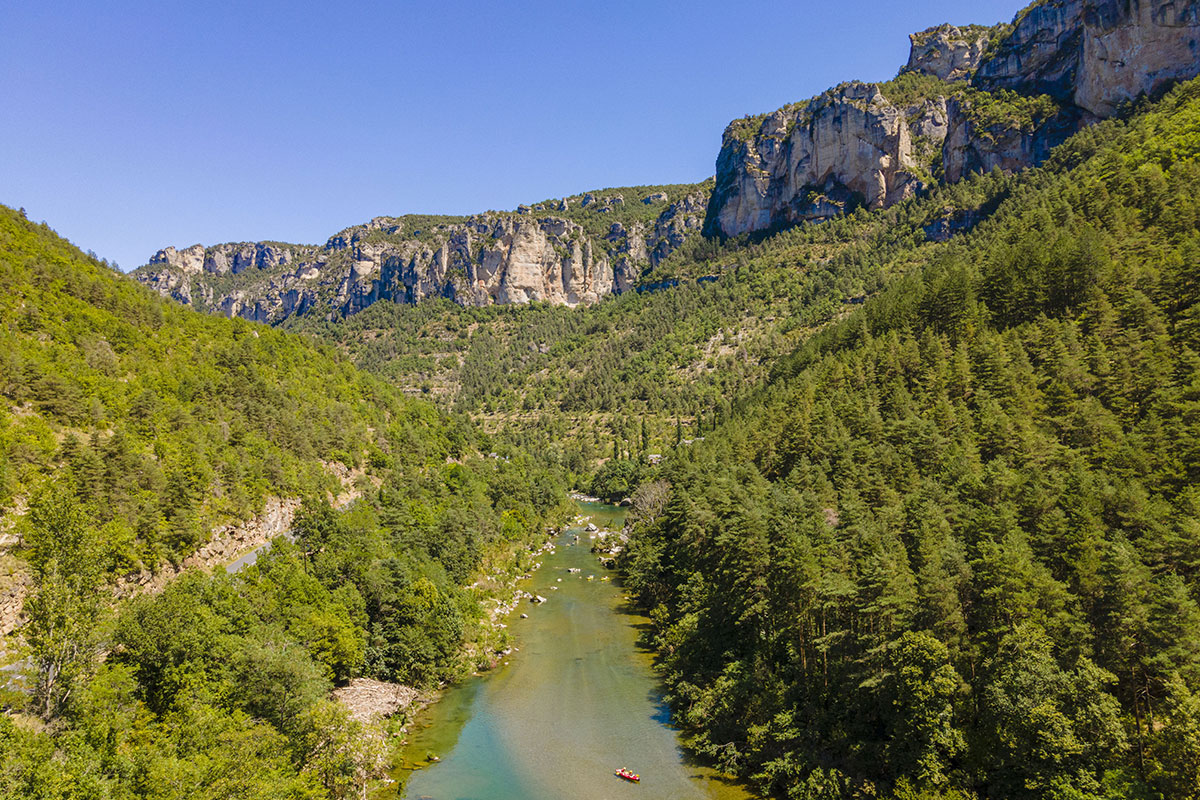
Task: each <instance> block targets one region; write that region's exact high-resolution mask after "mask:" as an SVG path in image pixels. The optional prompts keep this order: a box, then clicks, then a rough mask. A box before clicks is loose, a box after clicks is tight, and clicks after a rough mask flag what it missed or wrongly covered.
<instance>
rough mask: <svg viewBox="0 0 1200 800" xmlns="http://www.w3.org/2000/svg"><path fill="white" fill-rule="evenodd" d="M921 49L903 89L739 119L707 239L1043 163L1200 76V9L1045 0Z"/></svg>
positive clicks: (877, 87)
mask: <svg viewBox="0 0 1200 800" xmlns="http://www.w3.org/2000/svg"><path fill="white" fill-rule="evenodd" d="M910 41H911V49H910V55H909V60H908V64H907V65H906V67H905V68H904V69H903V70H901V74H900V76H899V77H898V78H897V79H896V80H894V81H889V82H887V83H884V84H862V83H848V84H843V85H842V86H840V87H838V88H836V89H832V90H830V91H829V92H826V93H825V94H823V95H821V96H820V97H818V98H816V99H814V100H811V101H808V102H807V103H799V104H794V105H790V106H786V107H784V108H782V109H780V110H778V111H775V112H774V113H771V114H766V115H763V116H760V117H754V118H750V117H747V118H745V119H741V120H735V121H734V122H732V123H731V124H730V125H729V127H728V128H726V130H725V135H724V137H723V139H722V145H721V152H720V154H719V156H718V157H717V177H716V188H715V189H714V191H713V195H712V200H711V201H710V204H709V210H708V217H707V219H706V222H705V233H706V235H710V236H736V235H740V234H744V233H750V232H755V231H763V230H768V229H771V228H774V227H779V226H783V225H790V224H793V223H796V222H800V221H803V220H820V219H825V218H828V217H831V216H834V215H836V214H839V213H843V212H845V211H847V210H850V209H852V208H854V207H859V206H863V207H866V208H881V207H885V206H889V205H892V204H893V203H896V202H899V201H900V200H903V199H905V198H907V197H910V196H912V195H913V194H914V193H916V192H918V191H920V190H921V189H922V188H923V187H924V186H925V185H927V183H928V182H929V181H930V180H931V179H933V178H941V179H944V180H947V181H958V180H961V179H962V178H964V177H966V176H967V175H969V174H971V173H972V172H980V171H989V170H991V169H994V168H999V169H1002V170H1005V171H1016V170H1020V169H1024V168H1026V167H1029V166H1032V165H1036V164H1038V163H1040V162H1041V161H1042V160H1044V159H1045V158H1046V156H1047V155H1048V154H1049V152H1050V151H1051V150H1052V149H1053V148H1054V147H1055V146H1057V145H1058V144H1061V143H1062V142H1063V141H1065V140H1066V138H1067V137H1069V136H1070V135H1071V134H1072V133H1074V132H1075V131H1077V130H1078V129H1079V128H1080V127H1081V126H1083V125H1086V124H1089V123H1090V122H1094V121H1096V120H1097V119H1100V118H1103V117H1107V116H1111V115H1112V114H1113V113H1115V111H1116V110H1117V109H1118V108H1119V107H1120V106H1121V105H1122V104H1123V103H1125V102H1127V101H1129V100H1132V99H1134V98H1136V97H1138V96H1140V95H1142V94H1154V93H1156V92H1158V91H1160V90H1162V89H1163V88H1165V87H1166V86H1167V85H1169V84H1170V83H1171V82H1173V81H1175V80H1178V79H1184V78H1191V77H1195V76H1196V75H1197V74H1200V0H1157V2H1146V1H1145V0H1039V2H1036V3H1034V4H1033V5H1031V6H1029V7H1028V8H1026V9H1025V10H1023V11H1022V12H1020V13H1019V14H1018V15H1017V16H1016V18H1015V19H1014V21H1013V23H1012V24H1009V25H998V26H994V27H991V28H984V27H979V26H971V27H967V28H956V27H954V26H950V25H942V26H939V27H936V28H930V29H929V30H926V31H923V32H921V33H918V34H914V35H913V36H912V37H910ZM931 154H932V158H931V157H930V155H931Z"/></svg>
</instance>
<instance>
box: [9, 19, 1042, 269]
mask: <svg viewBox="0 0 1200 800" xmlns="http://www.w3.org/2000/svg"><path fill="white" fill-rule="evenodd" d="M1021 4H1022V0H972V2H969V3H964V2H961V0H958V1H955V0H927V1H925V2H921V1H918V2H896V1H895V0H876V1H875V2H865V0H841V2H829V1H828V0H822V1H821V2H810V1H809V0H792V1H791V2H760V1H759V0H723V2H716V0H690V1H685V0H671V1H669V2H654V1H653V0H633V1H628V2H627V1H626V0H613V1H612V2H604V3H600V2H573V1H572V0H553V1H552V0H535V1H533V2H527V1H526V0H508V2H480V0H440V2H390V3H353V2H342V3H333V2H330V3H294V2H281V1H279V0H270V1H269V2H253V1H252V0H243V1H242V2H232V1H230V0H206V1H205V2H172V1H171V0H147V1H142V0H105V2H92V0H78V1H77V2H66V3H64V2H57V1H56V0H37V1H36V2H17V0H0V99H2V105H0V109H2V110H0V203H5V204H8V205H11V206H23V207H24V208H25V209H26V210H27V212H28V215H29V217H30V218H31V219H34V220H37V221H41V220H45V221H46V222H48V223H49V224H50V225H51V227H53V228H55V229H56V230H58V231H59V232H60V233H61V234H63V235H64V236H66V237H67V238H69V239H71V240H72V241H73V242H75V243H76V244H78V245H79V246H80V247H83V248H84V249H92V250H95V251H96V252H97V253H98V254H99V255H101V256H104V257H107V258H108V259H110V260H116V261H118V262H119V263H120V264H121V266H122V267H123V268H124V269H131V268H133V267H135V266H138V265H140V264H142V263H145V261H146V260H147V259H148V258H149V256H150V255H152V254H153V252H154V251H155V250H157V249H158V248H159V247H164V246H166V245H168V244H174V245H177V246H186V245H190V244H194V243H196V242H203V243H205V244H215V243H218V242H224V241H241V240H260V239H276V240H283V241H295V242H323V241H324V240H325V239H326V238H327V237H328V236H329V235H331V234H332V233H335V232H336V231H338V230H339V229H341V228H343V227H346V226H348V225H353V224H356V223H359V222H363V221H366V220H368V219H370V218H371V217H373V216H377V215H381V214H389V215H390V214H403V213H420V212H425V213H446V214H465V213H473V212H477V211H484V210H487V209H493V208H494V209H510V208H514V207H516V205H517V204H518V203H523V202H533V201H537V200H542V199H545V198H547V197H554V196H561V195H564V194H573V193H575V192H579V191H583V190H586V189H592V188H601V187H605V186H619V185H630V184H654V183H683V182H691V181H696V180H700V179H703V178H705V177H707V176H709V175H711V174H712V173H713V170H714V162H715V160H716V156H717V150H718V148H719V145H720V140H721V131H722V130H723V129H724V127H725V124H726V123H727V122H728V121H729V120H730V119H732V118H734V117H739V116H742V115H743V114H747V113H757V112H762V111H769V110H771V109H774V108H777V107H779V106H780V105H782V104H784V103H787V102H791V101H795V100H800V99H804V98H806V97H810V96H812V95H814V94H817V93H819V92H821V91H823V90H824V89H826V88H827V87H829V86H831V85H833V84H836V83H838V82H840V81H842V80H847V79H850V78H860V79H863V80H886V79H888V78H890V77H892V76H893V75H894V74H895V73H896V70H897V68H898V67H899V66H900V65H901V64H903V63H904V61H905V60H906V59H907V57H908V39H907V34H908V33H910V32H912V31H916V30H920V29H922V28H925V27H928V26H930V25H934V24H937V23H940V22H945V21H949V22H954V23H959V24H965V23H969V22H980V23H993V22H998V21H1001V20H1009V19H1011V18H1012V16H1013V14H1014V13H1015V12H1016V11H1017V9H1018V7H1019V6H1020V5H1021Z"/></svg>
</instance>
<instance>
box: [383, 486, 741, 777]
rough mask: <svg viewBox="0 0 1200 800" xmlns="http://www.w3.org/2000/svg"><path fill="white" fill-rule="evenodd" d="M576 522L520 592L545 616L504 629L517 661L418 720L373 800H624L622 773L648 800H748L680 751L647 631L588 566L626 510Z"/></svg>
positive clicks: (529, 613) (512, 615)
mask: <svg viewBox="0 0 1200 800" xmlns="http://www.w3.org/2000/svg"><path fill="white" fill-rule="evenodd" d="M582 510H585V511H586V512H587V519H586V520H584V524H582V525H575V526H572V527H569V528H568V529H567V530H566V531H565V532H563V533H561V534H559V535H558V536H556V537H555V540H554V548H553V550H547V551H546V552H545V553H544V557H543V558H542V559H540V560H541V562H542V563H541V566H540V567H539V568H538V569H536V570H533V571H532V572H531V573H530V574H529V577H528V578H527V579H526V580H525V581H524V582H522V583H521V584H520V585H519V586H518V587H517V588H518V591H522V592H526V593H528V594H529V595H531V596H540V597H544V598H546V600H545V602H543V603H533V602H530V600H529V599H522V600H521V601H520V602H519V604H518V605H517V606H516V607H515V608H512V610H511V611H510V612H509V614H508V616H507V617H503V616H502V617H499V619H500V621H501V622H502V623H503V624H506V625H507V626H508V627H507V628H506V629H505V630H506V631H507V634H508V636H509V638H510V641H511V647H512V648H513V649H512V652H511V655H510V656H509V657H508V658H505V659H502V660H501V661H500V663H499V664H497V666H496V668H495V669H493V670H491V671H490V672H487V673H485V674H482V675H479V676H475V677H471V678H469V679H467V680H466V681H463V682H462V683H459V684H457V685H455V686H452V687H448V688H447V689H446V690H445V691H444V693H443V695H442V697H441V698H440V699H439V700H438V701H437V702H436V703H434V704H433V705H431V706H430V707H428V708H427V709H425V710H424V711H422V712H420V713H418V714H417V715H416V717H415V719H414V721H413V722H412V724H411V725H410V726H409V731H410V734H409V736H408V737H406V738H407V740H408V744H407V746H405V747H404V748H402V749H401V756H402V758H401V760H400V762H399V763H397V765H396V769H395V770H394V771H393V773H392V777H393V779H395V780H396V781H397V783H396V784H393V785H390V786H387V787H383V788H380V789H379V790H378V791H377V792H376V793H375V795H374V796H375V797H377V798H418V797H433V798H451V797H486V798H488V799H489V800H509V799H510V798H511V799H512V800H517V799H518V798H520V800H559V799H560V798H563V797H572V798H574V799H576V800H604V798H609V797H611V795H612V794H613V793H615V792H618V791H624V790H628V789H629V788H630V786H629V785H627V784H625V783H624V782H622V781H620V779H619V778H617V777H616V776H615V775H614V774H613V770H615V769H616V768H617V767H621V766H626V767H629V768H630V769H632V770H633V771H634V772H638V773H639V774H641V776H642V784H641V785H642V786H643V787H644V789H643V790H645V791H650V792H651V794H652V795H653V796H654V797H655V798H656V800H658V799H659V798H662V800H745V798H747V797H749V795H747V794H746V793H745V791H744V790H742V789H740V788H739V787H737V786H736V785H732V784H729V783H728V779H727V778H725V777H724V776H721V775H718V774H717V773H715V772H712V771H711V770H706V769H704V768H702V767H698V766H696V765H695V764H694V763H692V762H691V761H690V760H689V759H688V758H687V757H686V755H685V754H684V753H683V751H682V750H681V749H680V747H679V742H678V741H677V738H676V735H675V732H674V730H673V729H672V728H671V727H670V725H669V714H668V712H667V709H666V707H665V705H664V704H663V703H662V701H661V696H660V693H659V687H658V681H657V678H656V676H655V674H654V672H653V668H652V661H653V656H652V654H650V653H649V652H647V651H645V650H644V649H640V648H639V647H638V646H637V639H638V635H639V633H640V631H641V630H642V629H644V626H645V625H647V624H648V620H647V619H646V618H645V617H644V616H643V615H641V614H640V612H639V611H638V610H637V609H635V608H634V607H633V606H632V604H631V603H630V602H629V600H628V598H627V597H626V596H625V595H624V593H623V591H622V590H621V588H620V587H619V586H617V585H616V582H615V581H610V580H605V578H607V577H609V573H606V571H605V570H604V568H603V567H602V566H601V564H600V562H599V558H600V557H599V555H598V554H596V553H593V552H591V547H592V545H593V543H594V542H595V541H597V539H592V538H590V537H589V533H588V531H587V530H586V527H587V525H588V524H594V525H595V526H596V531H593V533H597V534H598V533H599V531H600V530H610V531H619V530H620V529H621V527H622V524H623V519H624V514H625V509H619V508H615V507H611V506H601V505H598V504H585V505H584V506H583V507H582ZM522 615H525V616H524V618H523V617H522ZM434 758H436V759H437V760H434Z"/></svg>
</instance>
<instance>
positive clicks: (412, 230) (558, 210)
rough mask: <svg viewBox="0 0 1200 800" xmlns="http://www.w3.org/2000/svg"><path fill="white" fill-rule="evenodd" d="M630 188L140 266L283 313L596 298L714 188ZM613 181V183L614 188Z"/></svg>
mask: <svg viewBox="0 0 1200 800" xmlns="http://www.w3.org/2000/svg"><path fill="white" fill-rule="evenodd" d="M673 188H676V191H674V192H673V193H668V192H666V191H657V192H650V193H647V194H646V195H645V196H644V197H638V198H637V199H636V200H631V201H630V203H629V204H628V205H627V204H626V200H625V196H624V194H622V193H619V192H618V193H615V194H602V193H587V194H584V195H582V196H577V197H574V198H563V199H561V200H558V201H554V202H547V203H543V204H539V205H537V206H532V207H531V206H521V207H519V208H518V209H517V211H516V212H515V213H487V214H480V215H476V216H471V217H465V218H463V217H417V216H412V217H376V218H375V219H373V220H371V221H370V222H368V223H366V224H364V225H357V226H354V227H351V228H347V229H345V230H343V231H341V232H339V233H337V234H335V235H334V236H332V237H330V239H329V240H328V241H327V242H326V243H325V245H324V246H319V247H318V246H305V245H287V244H280V243H275V242H259V243H237V244H221V245H216V246H213V247H204V246H202V245H193V246H191V247H188V248H185V249H183V250H177V249H176V248H174V247H167V248H164V249H162V250H160V251H158V252H157V253H156V254H155V255H154V257H153V258H151V260H150V263H149V264H148V265H147V266H145V267H142V268H140V269H138V270H136V271H135V272H134V275H135V277H136V278H137V279H138V280H139V281H141V282H142V283H144V284H145V285H147V286H150V287H151V288H153V289H155V290H156V291H158V292H159V293H161V294H163V295H165V296H167V297H172V298H174V299H176V300H178V301H179V302H181V303H185V304H189V305H193V306H195V307H197V308H198V309H200V310H205V311H210V312H216V313H220V314H223V315H225V316H228V317H235V316H237V317H243V318H246V319H250V320H254V321H257V322H267V323H277V322H279V321H281V320H283V319H285V318H287V317H288V316H291V315H293V314H303V313H306V312H309V311H310V310H313V309H319V310H320V312H323V313H325V314H326V315H327V316H331V317H332V316H339V315H340V316H349V315H351V314H355V313H358V312H359V311H362V310H363V309H365V308H367V307H368V306H370V305H371V304H372V303H376V302H378V301H380V300H390V301H393V302H402V303H416V302H419V301H421V300H423V299H425V298H428V297H446V298H449V299H451V300H453V301H454V302H457V303H460V304H462V305H471V306H485V305H491V304H493V303H498V304H509V303H530V302H544V303H552V304H559V305H568V306H574V305H579V304H591V303H595V302H597V301H598V300H600V299H601V298H603V297H605V296H606V295H609V294H614V293H619V292H623V291H627V290H628V289H630V288H632V287H633V285H634V283H635V282H636V281H637V280H638V278H639V277H640V275H641V273H642V272H643V271H644V270H646V269H648V268H651V267H653V266H656V265H657V264H658V263H659V262H661V261H662V260H663V259H665V258H666V257H667V256H669V255H670V254H671V253H672V252H674V250H676V249H678V248H679V247H680V246H681V245H682V244H683V243H684V242H686V241H687V240H688V239H689V238H690V237H691V236H694V235H696V234H698V233H699V231H700V229H701V227H702V226H703V221H704V213H705V209H706V207H707V202H708V188H707V186H706V185H703V184H700V185H696V186H689V187H673ZM610 191H611V190H610Z"/></svg>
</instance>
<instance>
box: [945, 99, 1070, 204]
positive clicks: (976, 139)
mask: <svg viewBox="0 0 1200 800" xmlns="http://www.w3.org/2000/svg"><path fill="white" fill-rule="evenodd" d="M947 117H948V119H949V124H948V127H947V131H946V135H945V138H944V139H943V143H942V174H943V177H944V179H945V180H946V182H948V183H957V182H958V181H960V180H962V179H963V178H965V177H967V176H968V175H970V174H971V173H976V172H979V173H983V172H991V171H992V170H993V169H1000V170H1002V171H1004V172H1009V173H1012V172H1019V171H1020V170H1022V169H1025V168H1026V167H1029V166H1032V165H1034V164H1040V163H1041V162H1043V161H1045V160H1046V158H1047V157H1048V156H1049V155H1050V151H1051V150H1053V149H1054V148H1055V147H1057V146H1058V145H1060V144H1062V143H1063V142H1065V141H1066V140H1067V139H1069V138H1070V137H1071V135H1072V134H1073V133H1075V132H1076V131H1078V130H1079V127H1080V125H1081V123H1082V115H1081V114H1080V113H1079V112H1078V110H1076V109H1073V108H1071V107H1067V108H1064V109H1061V110H1060V111H1059V112H1058V113H1056V114H1052V115H1048V116H1045V117H1041V118H1038V117H1035V118H1033V119H1032V120H1030V121H1029V123H1028V124H1023V123H1013V122H1004V123H995V122H993V123H990V124H989V123H988V122H987V121H986V120H980V119H979V118H978V117H977V116H976V115H975V114H974V113H973V109H972V108H971V100H970V99H969V98H951V99H950V100H949V101H948V102H947Z"/></svg>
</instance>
